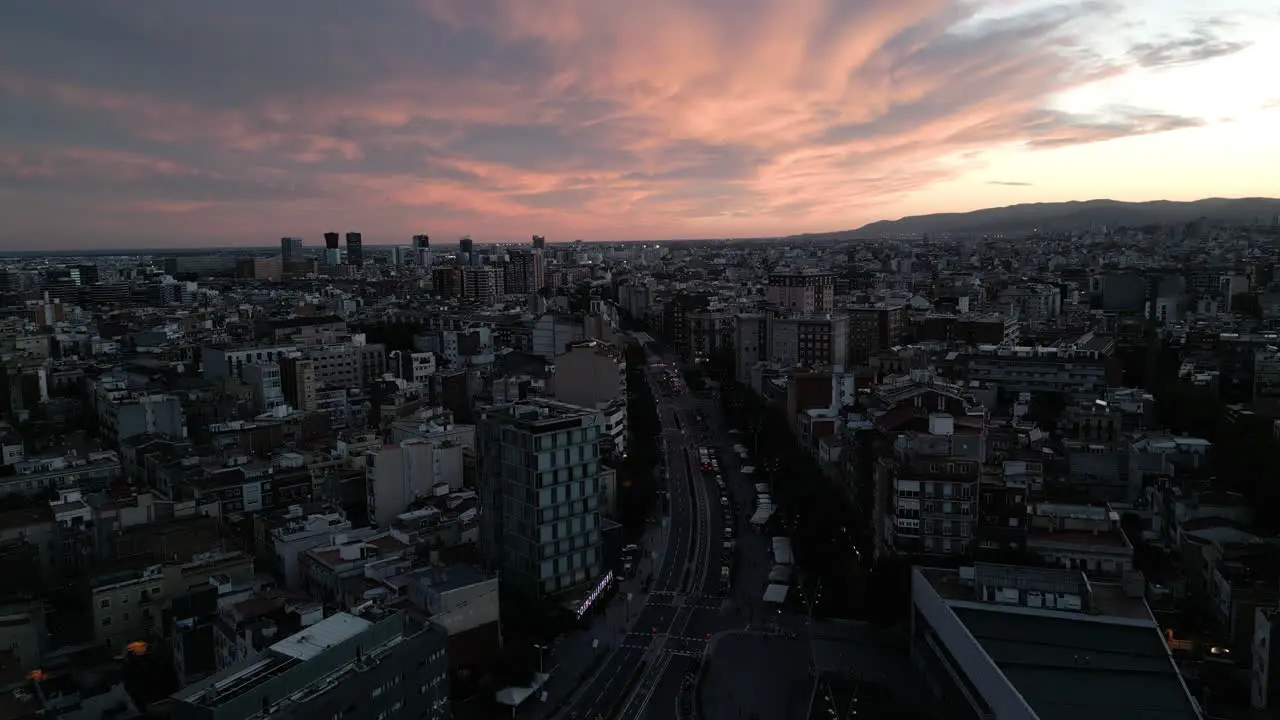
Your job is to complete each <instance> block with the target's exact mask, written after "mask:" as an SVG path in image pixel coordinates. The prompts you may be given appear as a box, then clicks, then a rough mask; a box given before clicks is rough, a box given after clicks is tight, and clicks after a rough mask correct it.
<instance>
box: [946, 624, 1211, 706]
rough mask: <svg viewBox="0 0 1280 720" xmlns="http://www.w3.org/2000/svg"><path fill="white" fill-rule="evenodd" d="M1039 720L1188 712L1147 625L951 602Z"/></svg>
mask: <svg viewBox="0 0 1280 720" xmlns="http://www.w3.org/2000/svg"><path fill="white" fill-rule="evenodd" d="M952 612H954V613H955V614H956V616H957V617H958V618H959V619H960V621H961V622H962V623H964V626H965V628H966V629H968V631H969V633H970V634H971V635H973V637H974V639H975V640H977V641H978V644H979V645H981V646H982V649H983V650H984V651H985V652H986V654H987V656H988V657H990V658H991V660H992V661H994V662H995V664H996V666H997V667H998V668H999V669H1000V672H1001V673H1003V674H1004V676H1005V678H1006V679H1007V680H1008V681H1009V683H1010V684H1011V685H1013V687H1014V688H1015V689H1016V690H1017V691H1018V692H1019V693H1020V694H1021V695H1022V697H1023V699H1024V700H1026V702H1027V704H1028V705H1030V706H1031V708H1032V709H1033V710H1034V711H1035V712H1036V715H1038V716H1039V717H1040V718H1041V719H1042V720H1079V718H1084V717H1087V718H1091V720H1112V719H1113V718H1114V719H1115V720H1132V719H1134V718H1152V719H1154V718H1160V719H1161V720H1176V719H1178V718H1186V719H1187V720H1195V719H1196V718H1199V717H1200V715H1199V713H1198V712H1197V710H1196V708H1195V706H1194V704H1193V702H1192V700H1191V699H1190V697H1189V696H1188V694H1187V690H1186V687H1185V686H1184V685H1183V684H1182V681H1181V679H1180V678H1179V676H1178V673H1177V670H1176V669H1175V668H1174V666H1173V663H1172V661H1171V660H1170V657H1169V650H1168V648H1167V647H1166V646H1165V644H1164V641H1163V639H1162V638H1161V636H1160V632H1159V630H1158V629H1157V628H1156V627H1155V626H1149V627H1148V626H1140V625H1129V624H1118V623H1109V622H1096V621H1093V620H1091V619H1082V618H1079V617H1078V616H1062V617H1055V616H1052V615H1048V614H1023V613H1011V612H1004V611H1002V610H998V609H991V610H985V609H978V608H970V607H954V606H953V607H952Z"/></svg>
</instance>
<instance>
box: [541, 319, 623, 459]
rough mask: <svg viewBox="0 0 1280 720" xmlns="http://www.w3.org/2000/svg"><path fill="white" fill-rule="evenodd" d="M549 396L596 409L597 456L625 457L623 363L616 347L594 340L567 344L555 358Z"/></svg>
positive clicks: (620, 353) (570, 403)
mask: <svg viewBox="0 0 1280 720" xmlns="http://www.w3.org/2000/svg"><path fill="white" fill-rule="evenodd" d="M553 394H554V396H555V398H556V399H557V400H559V401H560V402H563V403H567V404H569V405H577V406H579V407H584V408H595V409H597V410H599V411H600V412H601V414H602V416H603V419H604V426H603V428H602V430H603V432H602V433H601V436H600V441H601V445H602V447H601V454H618V455H625V454H626V452H627V363H626V359H625V358H624V357H623V354H622V351H621V350H619V349H618V348H617V346H615V345H611V344H609V343H606V342H601V341H600V340H594V339H593V340H583V341H581V342H574V343H569V344H568V345H567V346H566V348H565V352H563V353H562V354H560V355H558V356H556V359H555V378H554V381H553Z"/></svg>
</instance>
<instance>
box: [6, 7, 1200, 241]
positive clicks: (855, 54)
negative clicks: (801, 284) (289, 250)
mask: <svg viewBox="0 0 1280 720" xmlns="http://www.w3.org/2000/svg"><path fill="white" fill-rule="evenodd" d="M420 5H421V8H422V22H424V23H427V22H431V23H436V24H441V25H444V26H446V27H448V28H452V29H453V30H454V31H455V32H459V33H461V32H466V33H470V34H472V35H475V36H483V37H487V38H491V39H493V40H494V42H495V46H494V52H493V53H489V54H478V57H479V59H478V60H477V61H476V62H475V63H474V65H473V66H471V67H470V69H469V70H465V69H462V68H461V65H460V66H459V67H452V66H447V65H441V64H437V65H417V64H415V62H416V61H415V60H414V59H413V58H415V57H416V56H414V55H413V54H412V53H408V52H404V49H403V48H397V47H396V46H394V45H391V46H377V45H376V43H373V42H371V43H370V46H371V49H370V50H369V52H370V53H375V52H376V53H377V55H378V59H379V61H380V62H382V63H383V64H385V66H386V67H387V68H388V70H387V71H386V72H378V73H373V74H370V75H369V76H368V78H367V81H365V82H360V83H351V84H349V85H344V86H343V89H342V91H341V92H329V91H326V89H325V88H324V87H323V86H322V84H321V83H317V85H316V86H314V87H312V86H308V87H306V88H296V89H295V88H292V87H281V88H279V92H278V93H275V94H265V95H262V96H255V99H254V100H253V101H246V102H243V103H228V102H222V103H214V102H212V101H209V100H207V99H202V98H201V96H200V93H199V92H198V91H199V88H192V92H191V93H190V94H189V95H181V96H180V95H178V94H176V93H173V92H170V93H167V94H165V93H148V92H143V91H140V90H137V89H121V88H114V87H111V86H109V85H105V84H95V83H90V82H87V81H85V80H83V79H81V78H76V77H69V76H62V77H57V78H54V79H53V80H52V81H49V80H46V79H36V78H35V77H34V76H27V75H15V74H3V73H0V97H3V96H8V97H10V98H15V99H17V100H20V101H23V102H27V103H35V104H44V105H50V106H56V107H59V108H64V109H70V110H74V111H77V112H80V113H83V114H85V115H86V116H87V115H92V116H94V117H100V118H101V119H102V121H103V122H104V123H111V124H112V126H113V127H114V128H116V129H117V130H119V131H121V132H127V133H128V134H130V135H132V136H133V137H135V138H136V139H137V140H138V141H139V142H141V143H145V144H146V146H147V148H148V151H147V154H143V153H138V152H124V151H120V150H113V149H110V148H106V147H103V148H91V147H86V146H85V145H89V144H90V143H82V144H81V145H82V146H78V147H67V148H59V149H49V150H48V152H45V153H43V154H34V155H33V154H32V153H31V152H25V153H24V152H19V151H14V150H12V149H11V150H10V151H8V152H7V153H6V152H5V151H4V150H3V149H2V148H3V139H4V138H3V134H0V178H4V177H8V178H9V179H11V180H12V181H14V182H23V181H25V182H34V181H36V180H44V181H55V180H58V179H65V178H68V177H77V178H92V177H98V178H102V179H104V180H112V179H114V180H116V181H118V182H123V183H136V184H139V185H142V184H145V183H149V182H150V181H152V180H154V179H155V178H171V179H173V180H174V185H175V186H177V185H178V183H177V180H179V179H182V180H183V181H184V182H186V184H185V185H182V187H183V188H188V189H187V190H185V192H186V193H187V196H182V197H176V196H175V197H147V198H141V199H139V200H137V201H136V202H133V203H125V204H117V205H116V209H115V210H114V211H113V212H114V213H115V214H116V215H119V213H127V212H133V213H137V214H139V215H146V214H149V215H155V216H157V217H158V218H159V222H160V223H161V224H163V223H164V221H165V219H166V218H175V217H180V219H181V222H183V223H191V224H195V225H197V226H199V227H201V228H208V232H210V233H211V234H214V233H219V232H227V231H228V229H229V228H234V229H235V231H236V232H237V233H241V232H243V233H256V234H259V235H263V236H268V237H269V236H271V235H278V234H280V233H281V232H286V231H287V232H300V230H298V229H296V228H297V226H298V224H299V223H307V224H318V223H321V222H324V223H328V224H332V225H333V226H335V227H336V226H337V224H338V223H342V224H343V225H344V226H346V227H357V226H358V227H359V228H370V230H369V231H370V232H373V230H374V229H376V230H382V229H383V228H385V229H386V231H387V232H389V233H399V234H407V233H408V232H409V231H411V230H418V229H423V228H425V229H427V230H432V228H433V227H434V226H436V225H437V224H438V225H439V227H440V228H441V229H440V232H442V233H458V234H461V233H464V232H473V233H476V234H477V235H478V236H480V237H484V236H486V235H502V234H509V235H514V236H522V235H524V234H527V233H528V232H529V231H530V230H533V229H536V230H539V231H546V232H549V233H552V234H561V235H564V236H572V237H577V236H594V237H609V236H615V237H616V236H635V235H636V234H640V233H647V232H669V233H671V234H687V233H688V232H689V231H690V230H697V231H699V232H716V233H723V234H735V235H748V234H756V233H760V234H773V233H782V232H789V231H794V230H814V229H824V227H825V228H826V229H830V227H833V226H834V227H838V226H841V225H852V224H857V223H860V222H862V221H864V220H868V219H873V218H871V217H869V216H868V215H869V213H871V212H873V209H874V208H876V207H878V206H880V205H882V204H883V203H885V202H888V201H891V200H894V199H896V198H900V197H903V196H905V195H908V194H910V193H912V192H915V191H918V190H920V189H922V188H927V187H929V186H930V185H933V184H936V183H938V182H942V181H945V180H947V179H950V178H953V177H956V176H957V175H958V174H961V173H963V172H966V171H969V170H972V169H974V168H975V167H978V166H980V164H981V162H982V159H981V158H982V152H983V151H984V150H986V149H989V148H993V147H1008V146H1019V145H1020V146H1023V147H1026V148H1029V149H1033V148H1046V147H1056V146H1062V145H1068V144H1078V143H1087V142H1099V141H1106V140H1109V139H1114V138H1119V137H1125V136H1128V135H1135V134H1144V133H1153V132H1165V131H1170V130H1175V129H1178V128H1180V127H1187V126H1189V125H1191V124H1194V122H1195V121H1194V120H1189V119H1186V118H1177V117H1167V116H1162V115H1158V114H1152V113H1144V112H1142V111H1125V112H1120V113H1119V114H1117V115H1115V116H1114V117H1102V118H1080V117H1073V116H1069V115H1065V114H1062V113H1050V112H1047V111H1045V110H1044V108H1045V107H1047V106H1048V104H1049V102H1050V101H1051V100H1052V99H1053V98H1054V97H1055V96H1056V95H1058V94H1060V93H1062V92H1065V91H1068V90H1071V89H1074V88H1078V87H1080V86H1082V85H1085V84H1088V83H1091V82H1094V81H1096V80H1098V79H1100V78H1103V77H1107V76H1108V75H1111V74H1114V73H1117V72H1122V71H1123V69H1124V68H1123V67H1121V66H1118V65H1115V64H1110V63H1106V62H1103V61H1101V60H1100V59H1098V58H1097V57H1096V56H1094V55H1093V54H1092V53H1091V52H1090V51H1089V50H1088V48H1087V46H1086V44H1085V42H1084V40H1082V39H1081V37H1082V35H1083V34H1084V29H1083V28H1082V26H1081V24H1080V23H1081V22H1083V21H1085V20H1087V19H1088V18H1089V17H1090V13H1095V12H1099V6H1097V5H1096V4H1086V5H1081V6H1076V5H1072V6H1070V7H1068V6H1063V7H1062V8H1050V9H1047V10H1042V11H1040V12H1038V13H1035V14H1030V15H1024V16H1021V17H1019V18H1015V19H1013V20H1010V19H1008V18H1006V19H1005V20H1002V21H999V22H993V23H988V24H985V25H984V24H982V23H979V22H978V21H977V19H976V17H975V13H976V12H977V11H978V10H979V9H981V7H982V6H981V5H980V4H978V3H973V2H958V1H955V0H867V1H866V2H860V3H850V2H847V1H845V0H786V1H781V0H779V1H778V2H773V1H771V0H707V1H706V2H700V3H689V2H687V1H684V0H652V1H651V2H648V3H623V2H610V1H605V0H543V1H542V2H538V3H521V2H506V1H504V0H471V1H470V2H466V3H460V2H453V1H452V0H422V2H421V3H420ZM1006 14H1007V13H1006ZM962 23H963V24H964V28H963V32H961V31H960V30H959V29H958V28H960V25H961V24H962ZM157 27H160V26H157ZM245 27H247V26H246V25H244V24H243V23H240V22H238V21H237V19H236V18H233V17H225V18H222V19H221V20H220V21H219V23H218V27H217V29H218V30H219V31H220V32H228V33H234V32H242V31H244V28H245ZM152 29H155V28H152ZM160 29H163V28H160ZM193 32H194V30H193ZM468 37H471V35H468ZM259 41H260V40H259ZM375 47H376V49H374V48H375ZM497 51H503V52H509V53H511V54H512V55H513V56H514V55H515V54H516V53H518V52H520V53H525V55H524V56H522V57H526V58H527V61H526V62H525V64H524V65H523V66H520V67H517V66H515V65H510V64H509V65H508V66H501V65H500V63H499V61H498V60H492V59H489V57H490V56H493V57H497V56H498V53H497ZM357 55H358V53H357ZM503 57H506V56H505V55H504V56H503ZM508 62H510V59H509V58H508ZM380 67H381V66H380ZM264 98H265V99H264ZM480 130H486V131H489V135H488V136H485V135H483V134H482V133H480V132H479V131H480ZM531 130H537V131H538V132H537V133H534V132H531ZM526 131H529V132H526ZM477 137H482V138H484V137H488V138H489V139H487V140H486V139H479V140H478V139H476V138H477ZM500 141H501V142H506V143H508V144H506V145H501V144H500ZM553 143H554V144H553ZM495 148H496V149H495ZM179 157H181V158H182V159H181V160H179V159H177V158H179ZM197 181H198V182H197ZM200 183H208V184H210V189H205V188H204V186H203V185H201V184H200ZM215 183H216V184H217V186H216V188H214V187H213V184H215ZM234 184H242V185H244V186H243V187H239V186H237V187H231V186H232V185H234ZM19 187H20V186H19ZM148 187H150V186H149V185H148ZM258 187H261V188H262V189H263V192H262V193H255V192H254V189H255V188H258ZM175 194H176V192H175ZM232 205H234V208H235V212H234V213H228V212H227V208H228V207H229V206H232ZM232 216H234V220H233V219H231V217H232ZM193 219H194V220H198V221H199V222H195V223H192V220H193ZM206 220H207V222H205V221H206ZM174 222H177V221H176V220H175V221H174ZM405 224H412V225H413V226H414V227H407V226H406V225H405ZM326 227H327V225H326ZM276 228H279V230H277V229H276ZM286 228H288V229H287V230H286ZM321 229H324V228H322V227H318V226H317V227H313V228H312V229H311V232H316V231H319V230H321Z"/></svg>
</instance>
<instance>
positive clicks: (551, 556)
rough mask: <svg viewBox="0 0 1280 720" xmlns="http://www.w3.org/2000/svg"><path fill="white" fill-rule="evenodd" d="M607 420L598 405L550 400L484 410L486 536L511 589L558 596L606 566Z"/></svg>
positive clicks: (481, 449)
mask: <svg viewBox="0 0 1280 720" xmlns="http://www.w3.org/2000/svg"><path fill="white" fill-rule="evenodd" d="M602 424H603V422H602V420H601V417H600V413H599V411H597V410H593V409H588V408H583V407H577V406H574V405H568V404H565V403H561V402H555V401H549V400H528V401H525V402H521V403H513V404H508V405H495V406H490V407H486V408H483V409H482V410H481V412H480V421H479V423H478V427H477V433H476V436H477V443H478V448H477V458H478V459H479V461H480V478H479V490H480V498H481V514H480V517H481V542H482V547H483V549H484V551H485V554H486V556H487V557H488V559H489V562H490V563H491V564H492V565H493V566H495V567H497V568H499V569H500V577H501V578H502V582H503V584H504V585H507V586H509V587H510V588H511V589H512V590H514V591H516V592H518V593H521V594H524V595H526V596H530V597H546V596H551V595H557V594H560V593H564V592H566V591H569V590H572V589H574V588H578V587H580V586H583V585H585V584H586V583H589V582H592V581H594V580H595V579H596V578H598V577H599V576H600V574H601V573H602V572H603V562H602V557H601V523H600V506H601V498H600V495H601V492H602V488H601V479H600V462H599V437H600V429H601V426H602Z"/></svg>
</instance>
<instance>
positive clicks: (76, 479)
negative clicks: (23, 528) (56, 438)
mask: <svg viewBox="0 0 1280 720" xmlns="http://www.w3.org/2000/svg"><path fill="white" fill-rule="evenodd" d="M11 466H12V467H13V474H12V475H8V476H6V477H0V497H3V496H5V495H39V494H43V493H45V492H48V491H50V490H67V489H76V488H79V489H82V490H84V491H86V492H89V491H94V490H101V489H103V488H106V487H108V486H110V485H111V484H112V483H114V482H115V481H116V480H117V479H119V478H120V456H119V455H117V454H116V453H115V452H114V451H111V450H105V451H102V452H92V453H89V454H87V455H84V456H81V455H78V454H76V453H75V451H71V452H70V453H68V454H65V455H54V456H45V457H32V458H25V459H23V460H17V461H15V462H13V463H11Z"/></svg>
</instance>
